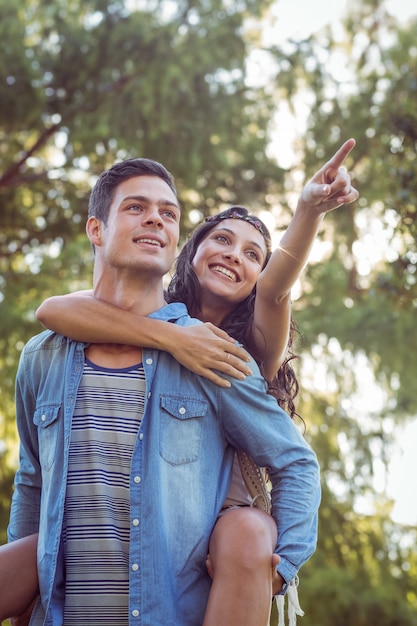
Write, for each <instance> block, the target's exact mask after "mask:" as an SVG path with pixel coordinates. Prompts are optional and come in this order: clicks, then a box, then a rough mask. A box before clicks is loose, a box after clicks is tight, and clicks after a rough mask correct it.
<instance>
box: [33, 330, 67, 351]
mask: <svg viewBox="0 0 417 626" xmlns="http://www.w3.org/2000/svg"><path fill="white" fill-rule="evenodd" d="M68 341H70V342H71V341H72V340H71V339H68V338H67V337H64V336H63V335H59V334H58V333H55V332H53V331H52V330H44V331H42V332H41V333H38V334H37V335H34V336H33V337H31V338H30V339H29V340H28V341H27V343H26V344H25V347H24V348H23V352H24V353H25V354H26V355H27V354H31V353H33V352H38V351H40V350H56V349H58V348H60V347H62V346H64V345H65V344H66V343H67V342H68Z"/></svg>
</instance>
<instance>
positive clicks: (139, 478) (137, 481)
mask: <svg viewBox="0 0 417 626" xmlns="http://www.w3.org/2000/svg"><path fill="white" fill-rule="evenodd" d="M141 480H142V479H141V477H140V476H135V477H134V479H133V481H134V482H135V483H140V481H141Z"/></svg>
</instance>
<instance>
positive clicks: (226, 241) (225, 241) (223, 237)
mask: <svg viewBox="0 0 417 626" xmlns="http://www.w3.org/2000/svg"><path fill="white" fill-rule="evenodd" d="M215 239H216V241H221V242H222V243H228V242H229V240H228V238H227V237H226V236H225V235H216V237H215Z"/></svg>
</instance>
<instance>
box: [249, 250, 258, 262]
mask: <svg viewBox="0 0 417 626" xmlns="http://www.w3.org/2000/svg"><path fill="white" fill-rule="evenodd" d="M248 256H250V258H251V259H253V260H254V261H259V255H258V253H257V252H255V251H254V250H249V252H248Z"/></svg>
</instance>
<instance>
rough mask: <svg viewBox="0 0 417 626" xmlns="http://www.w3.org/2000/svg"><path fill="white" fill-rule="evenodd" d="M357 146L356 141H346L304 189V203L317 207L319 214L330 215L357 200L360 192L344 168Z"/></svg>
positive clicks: (302, 197)
mask: <svg viewBox="0 0 417 626" xmlns="http://www.w3.org/2000/svg"><path fill="white" fill-rule="evenodd" d="M355 145H356V141H355V140H354V139H348V140H347V141H345V143H344V144H343V145H342V146H341V147H340V148H339V150H337V152H336V153H335V154H334V155H333V156H332V158H331V159H330V160H329V161H327V163H326V164H325V165H323V167H322V168H321V169H320V170H319V171H318V172H317V173H316V174H315V175H314V176H313V178H312V179H311V180H310V182H309V183H307V185H306V186H305V187H304V189H303V191H302V194H301V197H300V200H301V201H302V202H304V203H306V204H308V205H309V206H310V207H315V209H317V210H318V212H319V213H328V212H329V211H333V210H334V209H337V208H338V207H339V206H341V205H342V204H350V203H351V202H354V201H355V200H357V198H358V197H359V192H358V191H357V190H356V189H355V188H354V187H352V184H351V180H350V176H349V174H348V173H347V172H346V169H345V167H343V163H344V161H345V159H346V158H347V156H348V155H349V153H350V152H351V150H353V148H354V147H355Z"/></svg>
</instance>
